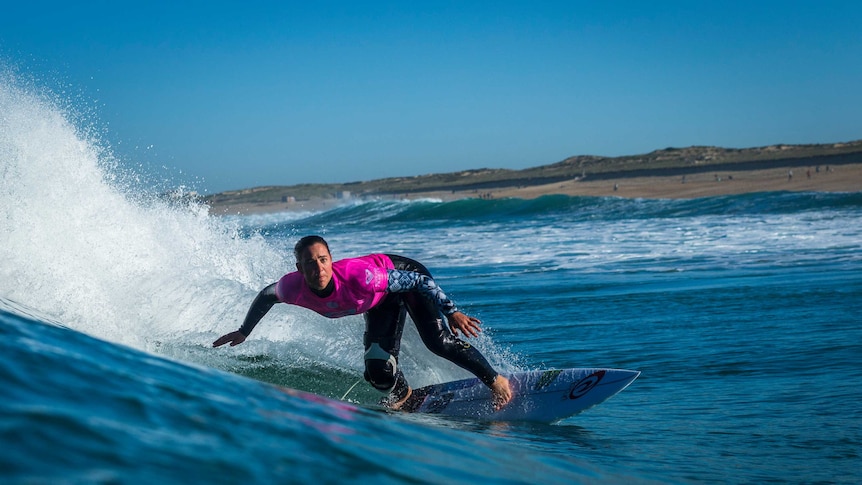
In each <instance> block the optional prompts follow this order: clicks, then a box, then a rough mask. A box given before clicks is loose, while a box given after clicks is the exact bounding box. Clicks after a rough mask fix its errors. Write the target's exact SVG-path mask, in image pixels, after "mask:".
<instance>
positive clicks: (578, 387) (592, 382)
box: [569, 369, 605, 399]
mask: <svg viewBox="0 0 862 485" xmlns="http://www.w3.org/2000/svg"><path fill="white" fill-rule="evenodd" d="M604 376H605V370H604V369H602V370H600V371H598V372H593V373H592V374H590V375H588V376H587V377H584V378H583V379H581V380H579V381H578V382H576V383H575V385H574V386H572V389H571V390H569V399H577V398H579V397H581V396H583V395H584V394H586V393H588V392H590V390H591V389H592V388H594V387H596V385H597V384H598V383H599V381H601V380H602V377H604Z"/></svg>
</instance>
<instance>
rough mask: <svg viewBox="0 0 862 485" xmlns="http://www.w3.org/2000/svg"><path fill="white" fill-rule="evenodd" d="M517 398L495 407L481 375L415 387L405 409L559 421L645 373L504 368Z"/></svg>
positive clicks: (450, 414) (484, 417)
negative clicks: (509, 370) (511, 370)
mask: <svg viewBox="0 0 862 485" xmlns="http://www.w3.org/2000/svg"><path fill="white" fill-rule="evenodd" d="M503 375H505V376H506V377H507V378H508V379H509V382H510V384H511V386H512V391H513V397H512V400H511V401H510V402H509V404H507V405H506V406H504V407H503V408H502V409H500V410H499V411H494V409H493V405H492V403H491V390H490V389H488V387H487V386H485V385H484V384H483V383H482V382H481V381H480V380H479V379H477V378H475V377H474V378H470V379H463V380H459V381H452V382H445V383H442V384H434V385H430V386H425V387H421V388H418V389H414V390H413V394H412V395H411V396H410V398H408V399H407V401H406V402H405V403H404V405H403V406H402V407H401V411H405V412H412V413H430V414H443V415H448V416H457V417H466V418H472V419H479V420H491V421H532V422H542V423H554V422H557V421H561V420H563V419H566V418H568V417H571V416H574V415H576V414H578V413H581V412H583V411H586V410H587V409H589V408H591V407H593V406H595V405H597V404H599V403H602V402H604V401H606V400H607V399H609V398H611V397H612V396H614V395H615V394H617V393H618V392H620V391H622V390H623V389H625V388H626V387H628V385H629V384H631V383H632V382H633V381H634V380H635V379H637V377H638V376H639V375H640V372H639V371H634V370H625V369H590V368H577V369H555V370H536V371H527V372H515V373H509V374H507V373H504V374H503Z"/></svg>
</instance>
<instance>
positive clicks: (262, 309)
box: [239, 283, 278, 337]
mask: <svg viewBox="0 0 862 485" xmlns="http://www.w3.org/2000/svg"><path fill="white" fill-rule="evenodd" d="M277 284H278V283H273V284H271V285H269V286H267V287H266V288H264V289H262V290H260V293H258V294H257V297H256V298H255V299H254V301H253V302H252V304H251V308H249V309H248V313H247V314H246V316H245V321H243V322H242V326H241V327H239V332H240V333H241V334H243V335H245V336H246V337H248V336H249V334H250V333H251V331H252V330H253V329H254V326H255V325H257V323H258V322H260V320H261V319H262V318H263V317H264V315H266V314H267V312H269V309H270V308H272V306H273V305H275V304H276V303H278V297H277V296H276V294H275V285H277Z"/></svg>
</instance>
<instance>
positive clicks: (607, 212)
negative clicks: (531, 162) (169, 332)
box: [258, 192, 862, 235]
mask: <svg viewBox="0 0 862 485" xmlns="http://www.w3.org/2000/svg"><path fill="white" fill-rule="evenodd" d="M860 208H862V192H855V193H823V192H761V193H752V194H741V195H727V196H716V197H704V198H699V199H625V198H618V197H592V196H589V197H588V196H567V195H546V196H542V197H538V198H535V199H515V198H507V199H491V200H487V199H470V198H468V199H459V200H454V201H439V200H427V199H426V200H416V201H386V200H383V201H381V200H377V201H367V202H359V203H355V204H352V205H346V206H341V207H337V208H335V209H330V210H328V211H325V212H320V213H315V214H310V215H305V216H303V217H297V218H292V219H290V220H289V221H282V222H277V223H273V224H265V225H262V226H259V227H258V229H259V230H262V231H266V232H269V231H276V232H279V231H280V232H281V234H282V235H288V234H289V233H296V230H295V228H296V227H297V226H304V227H321V228H323V227H330V226H333V225H338V226H347V227H350V226H356V227H361V226H366V225H368V224H379V225H404V224H409V225H414V226H417V227H434V226H435V225H450V224H452V223H453V222H454V223H458V224H461V225H468V226H470V225H480V224H486V223H489V222H491V223H502V222H512V221H518V220H524V221H537V220H539V221H551V222H552V221H554V220H566V221H573V222H576V221H619V220H645V219H667V218H677V217H697V216H710V215H756V214H790V213H800V212H806V211H829V210H845V209H850V210H855V209H860Z"/></svg>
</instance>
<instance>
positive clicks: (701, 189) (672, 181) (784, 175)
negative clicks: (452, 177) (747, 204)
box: [210, 163, 862, 215]
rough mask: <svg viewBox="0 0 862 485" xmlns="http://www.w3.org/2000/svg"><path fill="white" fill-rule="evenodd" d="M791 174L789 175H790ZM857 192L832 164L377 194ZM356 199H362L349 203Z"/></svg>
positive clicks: (321, 204)
mask: <svg viewBox="0 0 862 485" xmlns="http://www.w3.org/2000/svg"><path fill="white" fill-rule="evenodd" d="M791 174H792V175H791ZM781 191H790V192H862V163H859V164H854V163H850V164H842V165H835V166H829V167H825V166H820V167H816V166H812V167H798V166H793V167H781V168H768V169H753V170H725V171H721V172H718V171H716V172H715V173H706V172H703V173H694V174H688V175H685V176H678V175H673V176H670V175H657V176H648V175H645V176H637V177H617V178H606V179H601V180H589V178H586V179H583V180H577V179H571V180H565V181H562V182H555V183H550V184H544V185H527V184H526V181H525V184H524V185H521V186H517V187H506V188H496V189H495V188H489V189H487V190H484V189H483V190H452V191H441V190H429V191H413V192H410V193H406V194H403V195H400V196H399V195H392V196H381V197H380V198H381V199H393V200H415V199H429V198H431V199H440V200H443V201H451V200H458V199H467V198H486V199H503V198H516V199H535V198H537V197H541V196H544V195H568V196H593V197H623V198H640V199H696V198H701V197H713V196H722V195H738V194H747V193H757V192H781ZM350 200H351V199H346V200H345V199H336V198H331V197H311V198H309V199H307V200H301V201H293V202H265V203H230V202H219V203H214V204H212V205H211V206H210V213H211V214H214V215H245V214H260V213H272V212H302V211H308V212H318V211H323V210H329V209H333V208H336V207H338V206H341V205H344V204H345V203H346V202H348V201H350ZM352 200H362V199H358V198H357V199H352Z"/></svg>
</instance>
